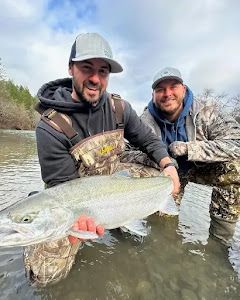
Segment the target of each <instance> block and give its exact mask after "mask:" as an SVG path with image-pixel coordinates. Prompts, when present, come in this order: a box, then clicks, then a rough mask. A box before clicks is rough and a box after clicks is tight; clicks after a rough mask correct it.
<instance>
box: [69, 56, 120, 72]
mask: <svg viewBox="0 0 240 300" xmlns="http://www.w3.org/2000/svg"><path fill="white" fill-rule="evenodd" d="M92 58H101V59H102V60H104V61H106V62H107V63H108V64H109V65H110V66H111V71H110V72H111V73H120V72H122V71H123V68H122V66H121V65H120V64H119V63H118V62H116V61H115V60H113V59H110V58H106V57H101V56H92V55H86V56H81V57H76V58H72V61H83V60H87V59H92Z"/></svg>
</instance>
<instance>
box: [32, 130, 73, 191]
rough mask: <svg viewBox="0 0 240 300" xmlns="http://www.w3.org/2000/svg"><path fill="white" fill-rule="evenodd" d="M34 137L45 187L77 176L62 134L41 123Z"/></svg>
mask: <svg viewBox="0 0 240 300" xmlns="http://www.w3.org/2000/svg"><path fill="white" fill-rule="evenodd" d="M61 135H62V136H61ZM36 139H37V151H38V158H39V163H40V167H41V173H42V179H43V181H44V182H45V183H46V184H47V187H51V186H54V185H57V184H59V183H62V182H65V181H68V180H71V179H74V178H77V177H78V173H77V168H76V162H75V161H74V159H73V158H72V156H71V155H70V154H69V148H68V145H67V141H65V140H64V139H65V137H64V135H63V134H61V133H56V132H55V131H54V129H52V128H48V127H47V125H46V126H44V124H43V125H42V126H38V127H37V129H36Z"/></svg>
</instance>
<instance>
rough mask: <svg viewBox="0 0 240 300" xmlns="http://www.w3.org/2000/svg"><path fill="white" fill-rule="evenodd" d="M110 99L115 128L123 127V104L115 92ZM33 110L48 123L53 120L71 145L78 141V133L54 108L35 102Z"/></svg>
mask: <svg viewBox="0 0 240 300" xmlns="http://www.w3.org/2000/svg"><path fill="white" fill-rule="evenodd" d="M111 99H112V100H113V106H114V107H113V110H114V112H115V118H116V124H117V129H124V123H123V106H122V101H121V97H120V96H119V95H117V94H111ZM35 110H36V111H37V112H39V113H40V114H41V119H42V120H43V121H44V122H46V123H47V124H49V125H50V126H52V125H51V123H50V122H49V121H53V122H54V123H55V124H57V126H58V127H59V128H60V129H61V130H62V132H63V133H64V134H65V135H66V136H67V137H68V138H69V139H70V141H71V142H72V144H73V145H75V144H76V143H78V142H79V139H78V133H77V132H76V130H75V129H74V128H73V127H72V126H71V125H70V124H69V123H68V122H67V121H66V119H65V118H64V116H63V115H64V114H62V113H59V112H57V111H56V110H55V109H52V108H49V109H47V110H45V109H44V107H43V106H42V105H41V104H40V103H37V105H36V106H35Z"/></svg>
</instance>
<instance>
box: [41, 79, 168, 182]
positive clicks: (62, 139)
mask: <svg viewBox="0 0 240 300" xmlns="http://www.w3.org/2000/svg"><path fill="white" fill-rule="evenodd" d="M71 92H72V80H71V79H70V78H66V79H58V80H56V81H51V82H49V83H47V84H44V85H43V86H42V87H41V88H40V90H39V91H38V94H37V96H38V98H39V100H40V103H41V105H42V106H44V107H45V108H46V109H47V108H54V109H55V110H57V111H59V112H62V113H65V114H67V115H68V116H69V117H70V118H71V120H72V124H73V128H74V129H75V130H76V131H77V132H78V135H79V137H80V140H81V139H84V138H86V137H89V136H91V135H95V134H97V133H101V132H104V131H109V130H114V129H116V127H117V125H116V120H115V114H114V112H113V108H112V105H111V103H110V101H108V100H107V98H108V97H109V95H108V94H107V93H105V94H104V95H103V96H102V97H101V99H100V101H99V103H98V104H97V106H95V107H93V106H91V104H89V103H87V102H73V100H72V97H71ZM123 119H124V126H125V127H124V137H125V138H126V139H127V140H128V141H129V142H130V143H131V144H132V145H134V146H136V147H139V148H140V149H141V150H142V151H143V152H145V153H147V154H148V155H149V157H150V158H151V159H153V160H154V161H155V162H157V163H159V161H160V160H161V159H162V158H163V157H166V156H168V153H167V150H166V146H165V145H164V144H163V142H162V141H160V139H159V138H158V137H156V135H154V134H153V133H152V131H151V129H150V128H148V127H147V126H146V125H145V124H144V123H143V122H142V121H141V120H140V118H139V117H138V116H137V114H136V112H135V111H134V110H133V109H132V107H131V105H130V104H129V103H128V102H127V101H124V114H123ZM36 137H37V149H38V156H39V162H40V165H41V172H42V178H43V181H44V182H45V183H46V184H47V185H48V186H53V185H56V184H58V183H61V182H64V181H67V180H71V179H73V178H76V177H78V173H77V168H76V163H75V161H74V159H73V158H72V156H71V155H70V154H69V149H70V148H71V147H72V146H73V145H72V144H71V141H70V140H69V139H68V138H67V137H66V136H65V135H64V134H63V133H60V132H58V131H57V130H55V129H54V128H52V127H51V126H49V125H48V124H46V123H45V122H43V121H42V120H40V122H39V123H38V125H37V128H36Z"/></svg>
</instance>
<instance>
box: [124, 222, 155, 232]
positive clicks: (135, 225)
mask: <svg viewBox="0 0 240 300" xmlns="http://www.w3.org/2000/svg"><path fill="white" fill-rule="evenodd" d="M120 228H121V230H122V231H123V232H129V233H131V234H134V235H138V236H146V235H148V234H149V232H150V229H151V227H150V226H147V221H145V220H135V221H133V222H131V223H129V224H125V225H124V226H121V227H120Z"/></svg>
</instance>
